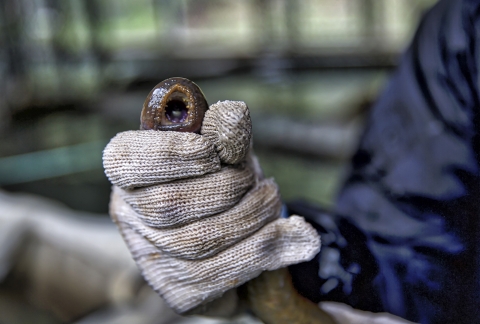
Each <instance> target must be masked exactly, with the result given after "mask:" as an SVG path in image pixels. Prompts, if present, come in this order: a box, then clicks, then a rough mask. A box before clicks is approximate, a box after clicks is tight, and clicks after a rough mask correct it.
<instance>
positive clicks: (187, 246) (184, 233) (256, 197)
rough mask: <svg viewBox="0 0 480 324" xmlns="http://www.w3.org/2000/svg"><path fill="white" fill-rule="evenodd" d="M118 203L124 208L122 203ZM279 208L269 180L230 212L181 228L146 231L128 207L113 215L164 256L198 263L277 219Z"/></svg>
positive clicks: (262, 183) (278, 197) (263, 182)
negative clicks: (165, 254)
mask: <svg viewBox="0 0 480 324" xmlns="http://www.w3.org/2000/svg"><path fill="white" fill-rule="evenodd" d="M119 203H120V204H122V203H123V204H125V205H126V203H125V202H123V200H122V201H121V202H119ZM281 208H282V203H281V201H280V196H279V193H278V188H277V185H276V184H275V182H274V181H273V180H270V179H268V180H264V181H262V182H259V183H258V184H257V185H256V186H255V187H254V188H253V189H251V190H250V191H249V192H248V193H247V194H246V195H245V196H244V197H243V198H242V200H240V202H239V203H238V204H236V205H235V206H234V207H233V208H231V209H229V210H227V211H225V212H223V213H219V214H216V215H213V216H210V217H206V218H204V219H202V220H200V221H198V222H194V223H190V224H187V225H185V226H181V227H174V228H168V229H157V228H152V227H149V226H147V225H145V224H144V223H143V222H142V221H141V220H140V219H139V216H138V214H137V213H135V211H134V210H132V209H130V210H129V208H128V207H126V208H123V212H122V213H119V212H117V213H116V214H117V217H118V219H119V221H121V222H125V223H127V224H128V225H129V226H130V227H132V228H133V229H134V230H135V231H136V232H138V233H139V234H141V235H142V236H144V237H145V238H146V239H147V240H148V241H150V242H151V243H152V244H154V245H155V246H156V247H158V248H159V249H160V250H162V251H163V252H164V253H167V254H169V255H171V256H175V257H178V258H183V259H201V258H206V257H209V256H212V255H215V254H217V253H218V252H220V251H222V250H225V249H226V248H228V247H230V246H232V245H233V244H235V243H237V242H238V241H241V240H242V239H244V238H245V237H247V236H249V235H251V234H252V233H254V232H256V231H257V230H258V229H260V228H261V227H262V226H263V225H265V224H266V223H268V222H271V221H273V220H274V219H276V218H278V216H279V215H280V211H281Z"/></svg>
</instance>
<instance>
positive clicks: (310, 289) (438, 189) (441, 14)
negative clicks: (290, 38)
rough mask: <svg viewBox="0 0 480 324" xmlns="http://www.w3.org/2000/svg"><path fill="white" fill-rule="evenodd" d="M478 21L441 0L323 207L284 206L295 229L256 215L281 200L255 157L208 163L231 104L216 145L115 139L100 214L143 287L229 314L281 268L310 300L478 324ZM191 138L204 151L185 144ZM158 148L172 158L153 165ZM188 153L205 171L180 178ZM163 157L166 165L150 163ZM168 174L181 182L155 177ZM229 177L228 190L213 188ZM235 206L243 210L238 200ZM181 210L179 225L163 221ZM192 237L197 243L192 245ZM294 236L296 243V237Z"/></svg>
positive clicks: (176, 302)
mask: <svg viewBox="0 0 480 324" xmlns="http://www.w3.org/2000/svg"><path fill="white" fill-rule="evenodd" d="M479 14H480V2H478V1H474V0H458V1H457V0H441V1H439V2H438V3H437V4H436V5H435V6H434V7H433V8H432V9H431V10H429V12H428V13H426V14H425V16H424V17H423V19H422V22H421V24H420V26H419V28H418V30H417V32H416V34H415V37H414V39H413V40H412V43H411V45H410V47H409V48H408V50H407V51H406V52H405V53H404V55H403V56H402V58H401V62H400V65H399V67H398V69H397V71H396V72H395V73H394V75H393V76H392V78H391V80H390V82H389V83H388V85H387V86H386V88H385V90H384V91H383V94H382V95H381V96H380V98H379V99H378V101H377V102H376V104H375V105H374V107H373V109H372V111H371V113H370V116H369V119H368V121H367V125H366V130H365V132H364V134H363V136H362V138H361V140H360V144H359V148H358V151H357V152H356V154H355V155H354V157H353V159H352V170H351V173H350V175H349V176H348V178H347V180H346V182H345V185H344V186H343V188H342V190H341V191H340V193H339V196H338V200H337V202H336V206H335V208H334V210H332V211H325V210H322V209H321V208H319V207H316V206H312V205H309V204H306V203H302V202H294V203H290V204H287V207H288V211H289V213H290V214H292V215H293V214H295V215H301V216H303V217H304V218H305V220H303V219H301V218H299V217H296V216H295V217H293V216H291V217H290V218H287V219H284V218H275V219H272V217H271V215H267V214H268V213H269V211H272V210H276V211H275V214H278V213H279V212H278V204H277V203H276V202H275V199H276V198H272V197H276V196H277V195H278V194H277V193H276V189H275V187H274V186H272V185H271V183H267V182H268V181H267V180H265V179H263V178H262V176H261V172H260V171H259V168H258V166H256V164H255V162H254V159H253V160H252V158H251V156H252V155H251V154H250V155H248V156H247V157H245V156H242V157H241V158H242V159H243V160H242V159H239V160H238V161H235V163H233V165H235V164H236V165H237V167H232V166H229V165H227V163H225V162H224V161H223V160H222V158H220V161H218V160H215V159H216V157H215V156H216V155H215V154H213V153H212V152H214V151H215V147H217V148H218V147H219V146H222V145H223V147H226V146H228V143H227V142H228V141H229V140H232V138H231V137H228V136H223V137H222V134H223V135H225V134H227V133H228V131H225V129H223V128H222V127H224V124H222V118H223V117H224V116H227V115H228V114H227V113H226V112H225V111H226V109H223V108H222V107H223V106H231V105H232V104H231V103H229V104H224V103H218V104H216V105H217V106H219V108H218V109H216V111H217V113H218V115H216V118H214V119H213V120H214V121H212V122H211V123H212V125H213V126H212V127H213V128H214V129H215V130H216V131H218V133H219V134H220V135H219V138H220V139H218V138H217V139H214V140H213V142H214V143H216V144H215V145H214V146H213V148H212V146H210V144H208V143H206V142H204V141H203V140H200V139H199V138H200V137H202V136H200V135H196V134H193V135H195V136H193V135H188V137H187V136H186V135H178V136H177V135H168V136H167V135H165V134H166V133H169V132H165V133H163V132H157V133H155V134H154V133H153V132H142V131H132V132H126V133H122V134H119V135H117V136H116V137H115V138H114V139H112V141H111V142H110V144H109V145H108V146H107V148H106V150H105V153H104V166H105V169H106V173H107V176H108V177H109V179H110V180H111V181H112V182H113V183H114V184H115V185H116V187H114V191H113V195H112V202H111V214H112V217H113V218H114V219H115V220H116V222H117V224H118V225H119V227H120V229H121V231H122V233H123V235H124V238H125V239H126V241H127V244H128V245H129V247H130V250H131V251H132V254H133V256H134V258H135V259H136V261H137V263H138V264H139V265H140V268H141V269H142V270H143V273H144V275H145V276H146V278H147V281H149V282H150V284H151V285H152V286H153V287H154V288H155V289H156V290H157V291H158V292H160V294H161V295H162V296H163V297H164V298H165V299H166V300H167V302H168V303H169V305H171V307H173V308H174V309H176V310H177V311H179V312H183V311H188V310H190V309H193V308H195V307H201V306H202V305H208V304H212V303H214V302H215V301H216V300H224V301H225V300H226V299H228V298H230V301H233V302H231V303H229V305H237V304H238V297H235V296H236V295H235V293H231V292H232V291H233V292H234V291H235V289H236V287H238V286H239V285H241V284H242V283H245V282H248V280H251V279H252V278H253V277H255V276H257V275H258V274H259V272H261V271H264V270H273V269H275V268H279V267H285V266H289V269H290V272H291V274H292V277H293V282H294V284H295V287H296V288H297V290H298V291H299V292H300V293H301V294H302V295H303V296H305V297H307V298H308V299H310V300H312V301H314V302H319V301H322V300H330V301H338V302H342V303H346V304H348V305H351V306H353V307H355V308H357V309H361V310H367V311H371V312H380V311H385V312H390V313H392V314H395V315H398V316H400V317H402V318H405V319H408V320H410V321H415V322H420V323H472V322H480V313H479V312H480V311H479V307H478V305H479V304H480V296H479V295H480V286H479V283H480V276H479V269H480V264H479V260H480V257H479V253H478V250H479V247H480V244H479V243H480V242H479V241H478V234H477V233H479V216H480V211H479V206H480V204H479V203H478V201H479V197H480V196H479V191H480V181H479V180H480V179H479V158H480V147H479V144H480V141H479V135H478V127H479V120H480V119H479V113H478V109H479V106H480V97H479V93H480V92H479V75H478V68H479V66H478V60H479V59H480V53H479V45H480V40H479V37H480V19H479ZM235 105H239V104H235ZM210 110H211V109H210ZM210 110H209V111H210ZM222 116H223V117H222ZM239 116H240V117H239V118H243V117H241V116H242V115H241V114H240V115H239ZM237 117H238V116H237ZM224 119H225V118H224ZM224 121H225V120H224ZM226 123H227V124H229V123H228V122H226ZM222 132H223V133H222ZM145 133H148V134H149V135H148V136H146V135H144V134H145ZM161 133H163V134H161ZM179 134H180V133H179ZM237 135H238V134H237ZM192 136H193V137H192ZM212 136H213V137H215V135H211V136H210V137H209V138H210V139H211V138H213V137H212ZM222 138H223V140H225V141H227V142H223V143H222ZM192 141H201V143H197V144H195V145H193V144H192V146H188V145H187V146H188V147H187V146H185V145H186V144H185V143H192ZM145 142H148V144H149V146H148V151H149V152H147V153H145ZM207 142H208V141H207ZM142 143H143V144H142ZM165 143H166V144H165ZM158 145H160V146H161V147H162V148H163V151H162V150H161V149H156V148H155V147H157V146H158ZM182 145H184V146H182ZM189 145H190V144H189ZM199 148H203V151H202V150H199ZM169 150H170V151H171V150H175V151H176V152H177V153H178V154H176V157H177V160H171V158H172V156H171V155H169V156H168V157H165V156H164V155H162V154H163V153H162V152H165V151H169ZM170 151H169V152H170ZM187 151H189V152H195V154H197V153H198V152H203V153H204V154H203V155H202V157H200V156H199V155H198V156H197V155H195V156H192V155H190V158H191V161H193V164H194V165H197V166H198V165H201V169H202V170H203V171H205V173H204V174H202V175H199V174H198V173H197V174H195V175H194V172H193V171H192V172H190V173H189V170H190V169H189V168H192V166H186V164H185V163H183V162H185V161H183V162H182V161H181V160H182V157H181V156H182V154H183V152H187ZM212 154H213V155H212ZM164 158H165V159H167V160H168V161H169V163H170V164H168V168H167V167H162V165H160V164H161V162H158V161H165V159H164ZM155 159H156V161H157V162H155V163H154V162H152V160H155ZM245 159H246V160H247V163H244V162H241V163H240V161H241V160H242V161H244V160H245ZM252 161H253V162H252ZM238 163H240V164H238ZM238 165H241V167H238ZM173 167H175V168H176V170H180V171H179V172H180V173H177V176H171V177H170V178H168V179H166V178H165V177H164V175H165V173H166V172H167V171H168V170H170V169H171V168H173ZM152 170H155V172H156V173H155V172H152ZM245 170H247V171H245ZM248 170H250V171H248ZM242 172H244V173H242ZM179 174H181V176H180V175H179ZM252 174H253V176H252ZM190 175H191V176H190ZM227 180H228V181H233V182H234V183H235V186H228V185H224V183H225V182H224V181H227ZM135 181H138V182H135ZM266 181H267V182H266ZM239 183H242V184H244V185H243V186H240V185H238V184H239ZM136 184H138V185H136ZM245 184H246V185H245ZM260 186H263V187H262V188H264V189H259V188H260ZM265 188H268V189H265ZM196 190H197V191H198V190H200V191H201V193H202V194H203V195H204V196H202V197H204V198H201V197H200V196H198V195H194V194H193V192H192V191H196ZM205 195H206V196H205ZM259 195H263V198H262V199H263V200H262V201H267V200H268V197H270V198H271V199H270V200H269V201H270V204H269V205H268V206H269V207H268V208H266V207H258V206H257V207H255V206H254V204H252V203H251V201H253V200H254V199H253V197H259ZM205 197H207V198H205ZM244 197H249V198H252V199H253V200H251V201H250V203H248V204H247V203H245V199H244ZM178 199H180V200H181V201H182V202H181V204H179V202H178V201H179V200H178ZM180 205H181V206H180ZM266 205H267V204H265V205H264V206H266ZM238 206H240V207H238ZM252 206H253V207H252ZM239 208H240V209H241V214H242V215H243V216H239V217H238V218H235V221H232V222H234V223H228V222H227V221H225V220H224V218H222V217H217V218H215V217H214V216H218V215H220V216H221V215H224V216H225V215H231V214H232V210H233V209H235V210H238V209H239ZM276 208H277V209H276ZM179 214H181V217H180V218H181V219H182V220H181V221H178V222H177V223H175V221H172V220H175V217H176V216H175V215H179ZM233 214H235V213H233ZM165 215H167V216H169V217H165ZM247 216H248V217H247ZM277 216H278V215H277ZM242 217H244V218H248V221H247V220H245V219H244V218H242ZM292 217H293V218H292ZM255 218H258V219H261V221H258V222H257V223H255V222H254V221H253V220H252V219H255ZM185 219H187V220H185ZM214 219H215V220H214ZM221 219H222V220H221ZM177 220H178V219H177ZM183 220H185V221H183ZM215 222H220V223H221V224H220V225H218V223H215ZM222 222H223V223H222ZM252 223H255V224H253V225H252ZM241 224H246V225H245V226H241ZM308 224H310V225H311V226H312V227H313V228H315V229H316V231H317V232H318V233H319V234H320V236H321V238H322V248H321V250H320V252H319V253H316V252H317V251H313V250H312V249H311V250H309V251H308V253H301V252H302V251H304V250H302V249H305V248H306V247H307V246H309V244H310V246H311V245H312V244H313V245H314V244H315V235H313V234H312V233H311V232H309V231H310V228H309V226H308ZM187 227H188V228H187ZM210 227H212V228H215V229H216V230H217V235H215V233H211V231H209V230H208V228H210ZM194 228H195V229H197V230H198V231H200V233H205V236H204V237H194V236H195V235H196V234H195V233H196V232H195V230H193V229H194ZM228 228H230V230H228ZM272 228H276V230H274V229H272ZM299 228H301V229H302V230H303V231H306V232H307V235H306V236H302V235H301V234H298V233H294V232H295V229H299ZM266 233H268V234H266ZM292 233H293V234H292ZM302 237H303V239H302ZM305 237H307V239H305ZM191 241H194V243H192V242H191ZM208 242H210V243H209V244H210V245H208V244H207V243H208ZM212 242H213V243H212ZM285 242H287V243H285ZM289 244H290V245H289ZM207 245H208V246H207ZM245 249H247V250H248V252H249V254H248V255H247V254H242V253H241V251H245ZM314 252H315V253H314ZM292 254H293V255H295V256H294V257H293V258H292V257H291V258H290V259H289V258H288V257H289V256H291V255H292ZM242 258H246V259H245V260H246V261H245V260H243V259H242ZM159 260H163V261H159ZM242 260H243V261H245V262H243V261H242ZM218 278H222V279H221V280H220V279H218ZM192 285H193V286H195V287H196V289H192ZM192 295H198V298H196V299H195V298H193V297H192ZM220 296H223V297H222V298H220V299H219V297H220ZM192 299H193V300H194V301H192ZM185 303H186V304H185ZM232 307H233V308H235V307H236V306H235V307H234V306H232ZM224 309H225V307H224Z"/></svg>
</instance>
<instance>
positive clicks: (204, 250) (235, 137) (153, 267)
mask: <svg viewBox="0 0 480 324" xmlns="http://www.w3.org/2000/svg"><path fill="white" fill-rule="evenodd" d="M250 134H251V122H250V116H249V111H248V108H247V106H246V105H245V103H243V102H233V101H224V102H218V103H216V104H213V105H212V106H211V107H210V109H209V110H207V112H206V114H205V119H204V121H203V124H202V129H201V135H199V134H194V133H181V132H170V131H167V132H163V131H150V130H139V131H127V132H123V133H119V134H117V135H116V136H115V137H114V138H112V140H111V141H110V143H109V144H108V145H107V147H106V148H105V150H104V155H103V163H104V168H105V173H106V175H107V176H108V178H109V180H110V181H111V182H112V184H113V191H112V196H111V202H110V215H111V217H112V218H113V220H114V221H115V222H116V223H117V225H118V226H119V228H120V231H121V233H122V235H123V237H124V239H125V241H126V243H127V245H128V247H129V249H130V251H131V253H132V255H133V257H134V259H135V260H136V262H137V264H138V266H139V267H140V269H141V270H142V273H143V275H144V277H145V279H146V280H147V281H148V282H149V284H150V285H151V286H152V287H153V288H154V289H155V290H156V291H157V292H158V293H159V294H160V295H161V296H162V297H163V298H164V299H165V301H166V302H167V304H168V305H169V306H170V307H172V308H173V309H174V310H175V311H176V312H178V313H184V312H187V311H189V310H191V309H192V308H195V307H197V306H199V305H204V304H206V303H207V302H209V301H212V300H214V299H216V298H218V297H220V296H222V295H223V294H224V293H225V292H226V291H228V290H231V289H232V288H235V287H238V286H240V285H241V284H243V283H245V282H247V281H249V280H250V279H252V278H254V277H256V276H258V275H259V274H260V273H261V272H262V271H265V270H275V269H278V268H282V267H285V266H288V265H290V264H294V263H299V262H303V261H307V260H310V259H311V258H313V257H314V256H315V254H316V253H318V251H319V249H320V238H319V236H318V234H317V233H316V231H315V230H314V229H313V228H312V227H311V226H310V225H309V224H308V223H306V222H305V221H304V219H303V218H301V217H298V216H292V217H290V218H288V219H280V218H279V216H280V211H281V201H280V197H279V193H278V189H277V186H276V184H275V183H274V181H273V180H271V179H263V178H262V175H261V171H260V168H259V167H258V163H257V162H256V158H255V157H254V156H253V154H252V153H251V152H250V137H251V136H250Z"/></svg>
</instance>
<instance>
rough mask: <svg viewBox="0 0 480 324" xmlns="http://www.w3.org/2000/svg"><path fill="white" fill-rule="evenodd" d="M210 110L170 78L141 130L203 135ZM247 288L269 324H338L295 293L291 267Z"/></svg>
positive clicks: (186, 85) (154, 95)
mask: <svg viewBox="0 0 480 324" xmlns="http://www.w3.org/2000/svg"><path fill="white" fill-rule="evenodd" d="M207 109H208V105H207V101H206V100H205V97H204V95H203V93H202V91H201V90H200V88H199V87H198V86H197V85H196V84H195V83H193V82H192V81H190V80H188V79H184V78H170V79H167V80H164V81H162V82H160V83H159V84H158V85H157V86H156V87H155V88H154V89H153V90H152V91H151V92H150V94H149V95H148V97H147V99H146V100H145V103H144V105H143V110H142V114H141V129H145V130H152V129H153V130H160V131H182V132H195V133H199V131H200V128H201V125H202V120H203V117H204V114H205V111H206V110H207ZM245 288H246V291H247V294H246V295H247V298H248V303H249V305H250V307H251V309H252V311H253V312H254V313H255V315H256V316H257V317H258V318H260V319H261V320H262V321H263V322H265V323H266V324H287V323H288V324H335V321H334V320H333V319H332V318H331V317H330V316H329V315H328V314H327V313H325V312H324V311H323V310H321V309H320V308H319V307H318V306H317V305H316V304H315V303H313V302H311V301H310V300H308V299H306V298H304V297H303V296H301V295H300V294H299V293H298V292H297V291H296V290H295V288H294V286H293V284H292V279H291V276H290V273H289V272H288V269H287V268H282V269H278V270H274V271H264V272H263V273H262V274H260V276H258V277H257V278H255V279H253V280H251V281H249V282H248V283H247V284H246V287H245Z"/></svg>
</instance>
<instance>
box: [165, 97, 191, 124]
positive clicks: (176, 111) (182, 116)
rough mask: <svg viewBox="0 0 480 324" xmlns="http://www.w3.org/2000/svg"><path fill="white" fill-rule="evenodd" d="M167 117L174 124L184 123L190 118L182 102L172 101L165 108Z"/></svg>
mask: <svg viewBox="0 0 480 324" xmlns="http://www.w3.org/2000/svg"><path fill="white" fill-rule="evenodd" d="M165 116H166V117H167V119H168V120H169V121H170V122H172V123H183V122H184V121H185V120H186V119H187V117H188V109H187V106H186V105H185V103H184V102H183V101H182V100H176V99H173V100H170V101H169V102H168V103H167V105H166V106H165Z"/></svg>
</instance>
